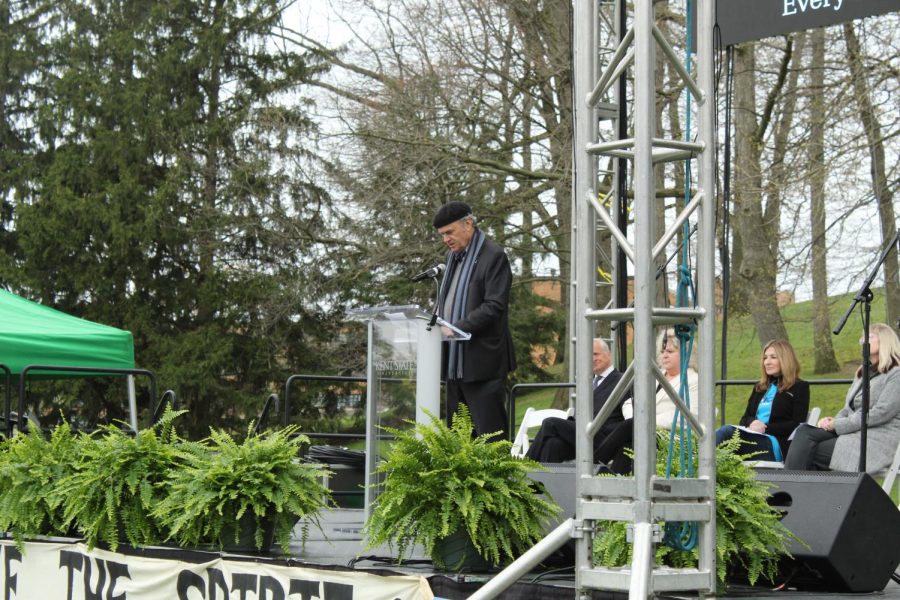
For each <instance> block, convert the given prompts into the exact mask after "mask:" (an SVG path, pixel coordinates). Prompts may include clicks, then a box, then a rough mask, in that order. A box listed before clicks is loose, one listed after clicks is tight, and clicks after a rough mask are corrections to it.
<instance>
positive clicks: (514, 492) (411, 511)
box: [364, 406, 559, 570]
mask: <svg viewBox="0 0 900 600" xmlns="http://www.w3.org/2000/svg"><path fill="white" fill-rule="evenodd" d="M411 425H413V427H412V428H409V429H406V430H399V429H394V428H390V427H387V428H385V430H386V431H388V432H389V433H392V434H394V435H395V436H396V440H395V441H394V443H393V445H392V447H391V449H390V450H389V451H388V453H387V455H386V458H385V461H384V462H382V463H381V464H380V465H379V466H378V467H377V471H378V472H379V473H382V474H383V475H384V483H383V485H384V488H383V491H382V492H381V494H380V495H379V496H378V500H377V503H376V505H375V507H374V510H373V511H372V513H371V514H370V516H369V518H368V520H367V521H366V524H365V526H364V531H365V534H366V537H367V546H368V548H373V547H375V546H380V545H383V544H387V545H388V546H389V547H391V548H393V547H394V546H396V548H397V550H398V553H399V560H402V559H403V557H404V556H405V555H406V553H407V552H408V551H410V550H411V549H412V547H413V546H414V545H416V544H421V545H422V546H423V547H424V550H425V552H426V554H428V555H429V556H430V557H431V558H432V561H433V562H434V563H435V565H436V566H438V567H439V568H444V569H447V568H450V569H454V570H459V569H463V568H466V569H470V570H480V569H483V568H486V567H488V566H493V565H498V564H500V563H502V562H504V561H506V560H511V559H514V558H515V557H517V556H518V555H519V554H521V553H522V552H524V551H525V550H527V549H528V548H530V547H531V546H532V545H533V544H534V542H536V541H537V540H539V539H540V538H541V537H542V536H543V533H544V525H545V524H546V522H547V521H549V520H550V519H551V518H552V517H554V516H555V515H556V513H557V512H558V511H559V507H557V506H556V505H555V504H553V502H552V499H548V498H547V497H545V496H542V495H541V494H538V493H536V485H535V483H534V482H533V481H532V480H531V479H529V477H528V472H529V471H532V470H535V469H540V468H541V465H540V464H539V463H536V462H534V461H531V460H523V459H519V458H516V457H514V456H512V455H511V454H510V443H509V442H508V441H499V442H491V441H489V440H488V436H480V437H477V438H473V436H472V421H471V419H470V417H469V414H468V412H467V410H466V407H465V406H462V407H460V411H459V412H458V413H457V414H456V415H454V417H453V422H452V426H451V427H448V426H447V425H446V424H445V423H444V422H443V421H441V420H440V419H437V418H435V417H434V416H431V424H430V426H429V425H424V424H421V423H414V424H413V423H411ZM469 543H470V544H471V549H468V548H467V547H466V546H467V544H469ZM446 546H450V548H446ZM443 550H447V551H448V552H449V554H445V553H444V552H443Z"/></svg>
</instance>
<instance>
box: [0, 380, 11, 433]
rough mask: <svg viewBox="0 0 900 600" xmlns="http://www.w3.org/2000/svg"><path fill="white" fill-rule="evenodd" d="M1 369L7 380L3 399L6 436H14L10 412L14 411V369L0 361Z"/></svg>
mask: <svg viewBox="0 0 900 600" xmlns="http://www.w3.org/2000/svg"><path fill="white" fill-rule="evenodd" d="M0 370H2V371H3V375H4V377H5V381H6V385H5V387H6V395H5V397H4V400H3V421H4V431H5V432H6V437H7V438H11V437H12V430H13V424H12V419H11V418H10V417H11V415H10V414H9V413H10V411H12V371H11V370H10V368H9V367H8V366H6V365H5V364H2V363H0Z"/></svg>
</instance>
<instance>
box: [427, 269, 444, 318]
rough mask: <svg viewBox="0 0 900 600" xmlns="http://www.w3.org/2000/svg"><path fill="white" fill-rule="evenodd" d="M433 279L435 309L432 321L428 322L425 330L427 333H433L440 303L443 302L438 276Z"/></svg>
mask: <svg viewBox="0 0 900 600" xmlns="http://www.w3.org/2000/svg"><path fill="white" fill-rule="evenodd" d="M432 279H434V308H432V309H431V319H430V320H429V321H428V326H427V327H426V328H425V329H426V330H427V331H431V328H432V327H434V324H435V323H437V318H438V303H440V301H441V284H440V283H439V282H438V278H437V275H435V276H434V277H432Z"/></svg>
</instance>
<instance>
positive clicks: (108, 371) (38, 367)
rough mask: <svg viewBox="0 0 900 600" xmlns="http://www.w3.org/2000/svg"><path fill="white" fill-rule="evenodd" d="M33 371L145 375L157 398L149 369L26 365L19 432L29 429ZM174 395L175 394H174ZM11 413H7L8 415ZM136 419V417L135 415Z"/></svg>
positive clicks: (21, 380)
mask: <svg viewBox="0 0 900 600" xmlns="http://www.w3.org/2000/svg"><path fill="white" fill-rule="evenodd" d="M31 371H48V372H52V373H60V374H64V373H90V374H94V375H98V376H100V375H143V376H146V377H147V378H148V379H149V380H150V399H151V402H152V401H153V399H154V398H156V375H154V374H153V372H152V371H148V370H147V369H113V368H101V367H73V366H66V365H26V366H25V367H23V368H22V373H21V374H20V375H19V415H18V417H19V423H18V428H19V431H25V430H26V428H27V427H28V425H27V418H26V416H25V383H26V381H27V380H28V373H30V372H31ZM173 393H174V392H173ZM8 414H9V413H7V415H8ZM133 416H134V417H135V418H136V415H133Z"/></svg>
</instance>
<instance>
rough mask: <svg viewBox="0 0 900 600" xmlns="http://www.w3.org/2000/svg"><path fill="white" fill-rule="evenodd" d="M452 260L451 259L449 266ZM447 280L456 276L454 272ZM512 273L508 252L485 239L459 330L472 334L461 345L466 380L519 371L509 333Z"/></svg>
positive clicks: (443, 372) (444, 367)
mask: <svg viewBox="0 0 900 600" xmlns="http://www.w3.org/2000/svg"><path fill="white" fill-rule="evenodd" d="M447 264H450V262H449V257H448V263H447ZM444 277H452V272H451V270H450V269H448V270H447V273H445V274H444ZM511 285H512V270H511V269H510V267H509V259H508V258H507V257H506V252H504V251H503V248H501V247H500V246H498V245H497V244H496V243H495V242H494V241H492V240H490V239H487V238H485V240H484V244H483V245H482V246H481V252H479V254H478V256H477V257H476V258H475V269H474V271H473V272H472V277H471V278H470V279H469V296H468V298H467V300H466V314H465V316H464V317H463V318H462V319H461V320H460V321H458V322H456V323H453V325H455V326H456V327H458V328H460V329H462V330H463V331H465V332H467V333H471V334H472V339H470V340H469V341H466V342H461V344H462V345H463V346H464V347H465V350H464V351H463V381H465V382H472V381H485V380H488V379H502V378H505V377H506V375H507V373H509V372H510V371H514V370H515V368H516V354H515V351H514V350H513V344H512V335H511V334H510V332H509V288H510V286H511ZM447 354H448V353H447V351H446V348H445V351H444V352H443V357H442V367H441V376H442V377H443V378H445V379H446V376H447Z"/></svg>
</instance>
